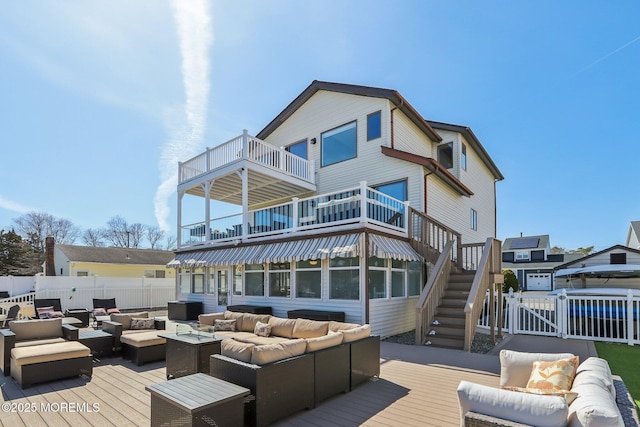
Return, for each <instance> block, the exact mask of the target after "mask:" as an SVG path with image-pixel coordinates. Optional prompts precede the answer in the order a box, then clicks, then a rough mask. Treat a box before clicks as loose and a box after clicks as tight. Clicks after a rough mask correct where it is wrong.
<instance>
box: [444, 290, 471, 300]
mask: <svg viewBox="0 0 640 427" xmlns="http://www.w3.org/2000/svg"><path fill="white" fill-rule="evenodd" d="M469 292H470V291H469V289H451V288H449V289H447V290H446V291H444V297H445V298H454V299H464V300H466V299H467V298H468V297H469Z"/></svg>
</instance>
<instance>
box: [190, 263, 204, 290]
mask: <svg viewBox="0 0 640 427" xmlns="http://www.w3.org/2000/svg"><path fill="white" fill-rule="evenodd" d="M204 278H205V274H204V268H202V267H200V268H194V269H193V272H192V273H191V292H192V293H194V294H203V293H204Z"/></svg>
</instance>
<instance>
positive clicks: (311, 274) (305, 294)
mask: <svg viewBox="0 0 640 427" xmlns="http://www.w3.org/2000/svg"><path fill="white" fill-rule="evenodd" d="M321 277H322V271H321V269H320V261H319V260H304V261H298V262H296V297H298V298H320V296H321V290H322V282H321Z"/></svg>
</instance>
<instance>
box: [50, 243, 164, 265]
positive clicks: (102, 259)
mask: <svg viewBox="0 0 640 427" xmlns="http://www.w3.org/2000/svg"><path fill="white" fill-rule="evenodd" d="M56 247H57V248H59V249H60V250H61V251H62V252H63V253H64V254H65V255H66V256H67V258H69V261H73V262H95V263H101V264H144V265H162V266H164V265H167V263H168V262H169V261H171V260H172V259H173V257H174V254H173V252H172V251H161V250H157V249H134V248H100V247H93V246H75V245H56Z"/></svg>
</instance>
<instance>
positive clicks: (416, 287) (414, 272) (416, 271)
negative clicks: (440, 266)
mask: <svg viewBox="0 0 640 427" xmlns="http://www.w3.org/2000/svg"><path fill="white" fill-rule="evenodd" d="M420 292H422V264H421V263H420V261H409V296H414V295H420Z"/></svg>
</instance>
